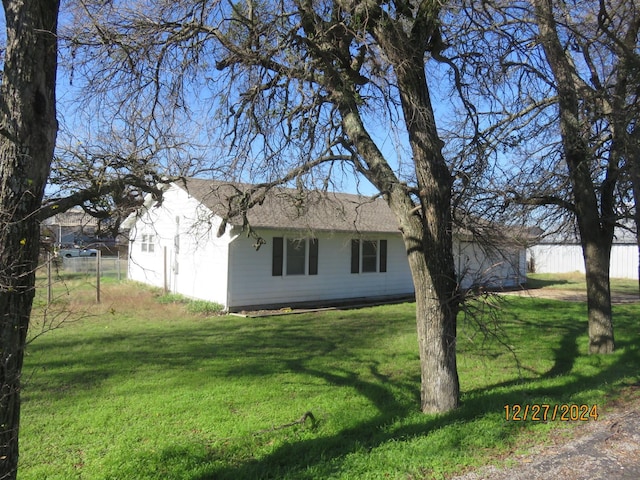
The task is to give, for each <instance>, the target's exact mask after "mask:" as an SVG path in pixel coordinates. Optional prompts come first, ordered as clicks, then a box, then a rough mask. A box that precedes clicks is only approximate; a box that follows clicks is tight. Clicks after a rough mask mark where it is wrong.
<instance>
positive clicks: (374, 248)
mask: <svg viewBox="0 0 640 480" xmlns="http://www.w3.org/2000/svg"><path fill="white" fill-rule="evenodd" d="M362 271H363V272H377V271H378V242H376V241H375V240H364V241H363V242H362Z"/></svg>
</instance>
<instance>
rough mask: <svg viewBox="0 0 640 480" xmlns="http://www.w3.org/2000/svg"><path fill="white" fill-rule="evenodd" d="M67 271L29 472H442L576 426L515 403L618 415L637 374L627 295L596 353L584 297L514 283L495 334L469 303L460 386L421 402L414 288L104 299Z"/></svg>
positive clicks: (37, 393) (44, 345)
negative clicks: (217, 307) (243, 306)
mask: <svg viewBox="0 0 640 480" xmlns="http://www.w3.org/2000/svg"><path fill="white" fill-rule="evenodd" d="M76 281H78V282H79V280H74V282H76ZM66 288H68V289H69V291H71V292H73V294H72V295H70V296H69V297H70V299H69V300H68V301H67V302H66V303H65V302H59V303H58V306H60V305H64V308H65V311H67V312H69V316H68V317H67V318H68V319H69V321H68V322H65V323H64V324H63V325H62V328H58V329H55V330H53V331H50V332H48V333H46V334H45V335H42V336H40V337H38V338H36V339H35V340H34V341H33V342H32V343H31V344H30V346H29V349H28V352H27V354H28V355H27V358H26V362H25V367H24V374H25V385H24V389H23V410H22V422H21V457H20V476H19V478H20V479H21V480H29V479H34V480H35V479H38V480H40V479H65V480H66V479H72V478H77V479H123V478H135V479H141V480H144V479H157V478H163V479H185V480H186V479H189V480H206V479H239V478H252V479H259V478H264V479H266V478H278V479H320V478H322V479H325V478H335V479H338V478H339V479H379V478H391V479H409V478H410V479H430V478H444V476H445V475H449V474H452V473H454V472H460V471H462V470H464V469H465V468H468V467H473V466H477V465H481V464H483V463H486V462H487V461H490V460H491V461H505V460H506V459H508V458H509V456H510V455H511V454H513V453H514V452H515V453H520V452H522V451H525V450H526V449H527V448H529V447H530V446H532V445H535V444H536V443H537V442H540V441H544V439H547V438H548V435H549V433H550V431H551V430H555V429H560V430H561V431H562V432H569V431H570V426H571V424H570V423H564V422H548V423H543V422H531V421H529V422H513V421H506V420H505V418H504V405H505V404H510V405H512V404H522V405H524V404H526V403H529V404H533V403H551V404H555V403H560V404H562V403H579V404H583V403H584V404H590V405H591V404H598V405H599V406H600V411H601V413H603V414H604V415H606V408H605V407H604V405H605V402H606V401H607V399H610V398H612V396H614V395H615V393H616V392H617V391H619V390H620V389H621V388H623V387H624V386H627V385H632V384H635V383H637V382H638V380H640V378H639V377H638V372H639V371H640V368H639V367H640V349H639V347H640V337H639V336H638V327H639V324H638V320H637V318H638V316H639V314H640V305H636V304H634V305H625V306H620V307H616V308H615V322H616V344H617V350H616V352H615V353H614V354H612V355H608V356H589V355H587V354H586V352H587V333H586V332H587V325H586V320H585V317H586V307H585V305H584V304H580V303H562V302H555V301H550V300H540V299H531V298H509V299H508V300H505V301H502V302H500V303H499V311H498V315H497V317H496V318H497V319H499V327H500V328H499V329H498V330H497V332H498V333H499V335H500V337H499V340H500V341H498V340H497V339H496V338H493V337H485V336H484V335H483V334H482V332H481V331H480V330H481V329H479V327H478V326H477V324H476V323H474V322H472V321H469V320H466V319H463V318H461V320H460V327H459V345H458V351H459V357H458V365H459V374H460V382H461V386H462V398H461V400H462V404H461V407H460V408H459V409H458V410H456V411H455V412H452V413H449V414H446V415H440V416H436V415H424V414H422V413H420V412H419V411H418V405H419V381H420V380H419V363H418V356H417V345H416V334H415V319H414V306H413V304H410V303H407V304H400V305H387V306H379V307H370V308H363V309H357V310H343V311H331V312H322V313H311V314H302V315H292V316H284V317H282V316H278V317H266V318H260V319H247V318H241V317H235V316H216V317H212V318H203V317H202V316H201V315H197V314H190V313H189V312H186V311H185V308H184V305H182V304H180V303H175V302H171V303H164V304H163V303H160V302H158V294H157V293H155V292H154V291H153V290H151V289H148V288H146V287H140V286H138V285H135V284H130V283H126V282H125V283H111V284H109V283H108V284H107V285H106V286H105V290H104V292H103V295H102V299H103V302H102V304H101V305H99V306H96V305H94V303H93V301H94V299H93V297H92V295H91V286H90V285H87V284H82V283H79V284H77V285H76V284H71V285H67V287H66ZM85 291H86V292H87V294H86V295H83V294H82V292H85ZM87 312H92V313H91V314H88V313H87ZM41 314H42V311H40V310H38V311H36V312H35V314H34V319H37V317H38V315H41ZM71 320H73V321H71ZM489 327H491V328H494V327H495V325H494V324H490V325H489ZM505 344H506V345H509V346H510V348H506V347H505V346H504V345H505ZM308 411H310V412H312V413H313V416H314V418H315V420H316V424H315V425H313V423H314V422H311V421H309V420H307V421H305V422H300V423H296V422H297V420H298V419H300V418H301V416H302V415H303V414H304V413H305V412H308Z"/></svg>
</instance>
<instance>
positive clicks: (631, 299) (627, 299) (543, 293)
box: [504, 288, 640, 478]
mask: <svg viewBox="0 0 640 480" xmlns="http://www.w3.org/2000/svg"><path fill="white" fill-rule="evenodd" d="M504 295H517V296H520V297H533V298H549V299H552V300H564V301H567V302H586V301H587V293H586V292H581V291H576V290H560V289H558V290H556V289H553V288H535V289H530V290H513V291H510V292H504ZM611 302H612V303H613V304H614V305H622V304H625V303H636V302H640V296H638V295H630V294H621V293H617V294H616V293H614V294H612V295H611ZM639 478H640V477H639Z"/></svg>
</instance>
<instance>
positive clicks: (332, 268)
mask: <svg viewBox="0 0 640 480" xmlns="http://www.w3.org/2000/svg"><path fill="white" fill-rule="evenodd" d="M259 233H260V234H261V235H262V236H263V237H264V238H265V240H266V241H267V243H266V244H265V245H262V247H261V248H260V249H259V250H258V251H256V249H255V248H254V247H253V243H254V242H253V241H252V240H251V239H247V238H245V237H238V238H237V239H236V240H234V241H233V242H232V243H231V245H230V264H229V271H230V272H231V274H230V280H229V306H230V308H231V309H238V308H243V307H249V306H255V305H274V304H281V305H288V304H296V303H301V302H322V301H329V300H346V299H355V298H374V297H391V296H400V295H411V294H413V291H414V289H413V282H412V279H411V274H410V272H409V264H408V261H407V256H406V253H405V250H404V245H403V243H402V240H401V238H400V237H399V236H397V237H391V236H389V234H380V235H375V234H371V235H370V237H367V238H370V239H372V240H387V242H388V243H387V271H386V272H383V273H380V272H375V273H373V272H371V273H357V274H352V273H351V270H350V265H351V240H352V239H353V238H354V236H353V235H349V234H346V233H333V234H320V233H319V234H317V236H316V238H317V239H318V246H319V248H318V273H317V275H309V274H308V271H307V273H306V274H305V275H286V273H285V274H283V275H279V276H273V275H272V270H273V269H272V267H273V265H272V244H273V238H274V237H284V238H295V234H292V233H291V232H286V231H278V230H263V231H261V232H259Z"/></svg>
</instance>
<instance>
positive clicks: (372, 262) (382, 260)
mask: <svg viewBox="0 0 640 480" xmlns="http://www.w3.org/2000/svg"><path fill="white" fill-rule="evenodd" d="M386 271H387V241H386V240H351V273H360V272H362V273H371V272H381V273H384V272H386Z"/></svg>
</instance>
